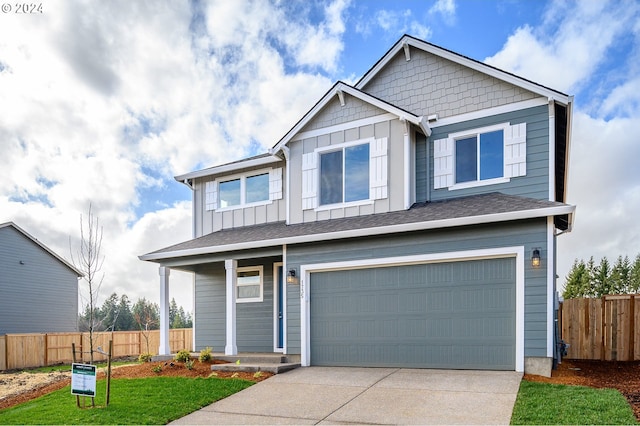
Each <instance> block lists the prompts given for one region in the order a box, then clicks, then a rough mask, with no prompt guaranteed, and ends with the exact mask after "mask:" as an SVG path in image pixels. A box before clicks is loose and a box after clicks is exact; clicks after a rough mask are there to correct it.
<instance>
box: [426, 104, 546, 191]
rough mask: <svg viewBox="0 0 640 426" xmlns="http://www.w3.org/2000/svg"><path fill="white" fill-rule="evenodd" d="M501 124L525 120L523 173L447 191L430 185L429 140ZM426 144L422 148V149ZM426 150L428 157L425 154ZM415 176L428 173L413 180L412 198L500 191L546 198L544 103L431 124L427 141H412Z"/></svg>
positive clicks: (431, 151)
mask: <svg viewBox="0 0 640 426" xmlns="http://www.w3.org/2000/svg"><path fill="white" fill-rule="evenodd" d="M501 123H510V124H511V125H514V124H519V123H527V174H526V176H520V177H513V178H511V180H510V181H509V182H507V183H500V184H495V185H486V186H477V187H474V188H466V189H456V190H452V191H451V190H449V189H447V188H442V189H436V190H434V189H433V187H434V185H433V170H434V163H433V141H434V140H438V139H443V138H446V137H447V136H448V135H449V134H451V133H456V132H461V131H465V130H473V129H478V128H481V127H486V126H491V125H495V124H501ZM425 145H426V148H425ZM427 153H428V156H429V157H428V159H427V158H426V155H427ZM415 167H416V177H418V176H425V175H426V171H427V170H430V171H431V173H430V174H429V176H428V180H427V179H424V178H422V179H416V201H418V202H424V201H436V200H444V199H449V198H457V197H463V196H467V195H476V194H486V193H489V192H501V193H503V194H509V195H519V196H522V197H530V198H537V199H545V200H548V199H549V112H548V107H547V106H539V107H534V108H527V109H523V110H518V111H513V112H509V113H505V114H499V115H494V116H490V117H484V118H480V119H476V120H470V121H464V122H461V123H455V124H451V125H448V126H442V127H435V128H434V129H433V133H432V134H431V137H429V140H428V141H427V142H426V143H425V140H424V139H420V138H419V139H418V141H417V142H416V164H415Z"/></svg>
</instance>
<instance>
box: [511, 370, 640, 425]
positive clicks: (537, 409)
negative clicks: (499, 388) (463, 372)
mask: <svg viewBox="0 0 640 426" xmlns="http://www.w3.org/2000/svg"><path fill="white" fill-rule="evenodd" d="M511 424H513V425H524V424H528V425H551V424H554V425H555V424H558V425H575V424H582V425H600V424H638V422H637V421H636V418H635V416H634V415H633V410H631V407H630V406H629V404H628V403H627V400H626V399H625V398H624V396H622V394H621V393H620V392H618V391H617V390H615V389H595V388H589V387H584V386H565V385H554V384H548V383H536V382H528V381H525V380H523V381H522V383H521V384H520V391H519V392H518V398H517V399H516V404H515V406H514V408H513V415H512V416H511Z"/></svg>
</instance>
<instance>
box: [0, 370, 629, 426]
mask: <svg viewBox="0 0 640 426" xmlns="http://www.w3.org/2000/svg"><path fill="white" fill-rule="evenodd" d="M156 366H160V367H161V369H162V371H161V372H160V373H155V372H153V368H154V367H156ZM211 373H212V372H211V363H201V362H198V361H196V362H195V363H194V368H193V370H187V369H186V368H185V367H184V364H183V363H178V362H171V361H169V362H166V363H165V362H154V363H146V364H138V365H131V366H122V367H117V368H114V369H113V371H112V377H113V378H121V377H125V378H136V377H150V376H156V375H159V376H185V377H209V376H210V375H211ZM232 374H233V373H227V372H218V373H217V375H218V377H231V376H232ZM237 374H238V377H240V378H242V379H247V380H251V381H254V382H257V381H262V380H265V379H267V378H269V377H271V374H269V373H263V375H262V376H261V377H257V378H256V377H254V374H253V373H237ZM524 380H530V381H536V382H545V383H557V384H563V385H579V386H591V387H595V388H613V389H618V390H619V391H620V392H621V393H622V394H623V395H624V396H625V397H626V398H627V400H628V401H629V404H630V405H631V407H632V408H633V411H634V413H635V415H636V418H638V420H640V362H601V361H575V360H564V361H563V362H562V364H560V366H559V368H558V369H557V370H555V371H553V373H552V377H551V378H547V377H541V376H532V375H529V374H526V375H525V376H524ZM70 381H71V378H70V373H69V372H66V373H37V374H32V373H26V372H21V373H15V372H14V373H0V409H2V408H7V407H11V406H13V405H16V404H19V403H21V402H25V401H28V400H30V399H33V398H36V397H38V396H40V395H44V394H46V393H49V392H52V391H54V390H57V389H60V388H62V387H64V386H66V385H68V384H69V383H70Z"/></svg>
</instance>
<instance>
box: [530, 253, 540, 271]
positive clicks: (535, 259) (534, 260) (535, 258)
mask: <svg viewBox="0 0 640 426" xmlns="http://www.w3.org/2000/svg"><path fill="white" fill-rule="evenodd" d="M531 266H533V267H534V268H537V267H539V266H540V249H537V248H536V249H533V254H532V255H531Z"/></svg>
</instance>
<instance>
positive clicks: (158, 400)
mask: <svg viewBox="0 0 640 426" xmlns="http://www.w3.org/2000/svg"><path fill="white" fill-rule="evenodd" d="M252 384H253V383H252V382H249V381H246V380H240V379H219V378H215V377H211V378H208V379H205V378H196V379H193V378H185V377H147V378H142V379H112V380H111V400H110V403H109V406H108V407H105V406H104V402H105V392H106V383H105V380H98V383H97V389H96V394H97V397H96V407H95V408H91V407H90V402H91V399H90V398H83V397H81V398H80V400H81V403H82V400H86V403H87V408H78V407H76V397H75V396H74V395H71V390H70V387H69V386H66V387H64V388H62V389H60V390H58V391H55V392H52V393H50V394H48V395H45V396H43V397H41V398H38V399H34V400H32V401H29V402H26V403H24V404H21V405H17V406H15V407H11V408H7V409H5V410H0V424H166V423H168V422H170V421H172V420H175V419H178V418H180V417H183V416H185V415H187V414H189V413H191V412H193V411H196V410H197V409H199V408H201V407H204V406H205V405H208V404H211V403H212V402H214V401H217V400H220V399H222V398H225V397H227V396H229V395H232V394H234V393H236V392H239V391H241V390H243V389H246V388H248V387H249V386H251V385H252Z"/></svg>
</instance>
